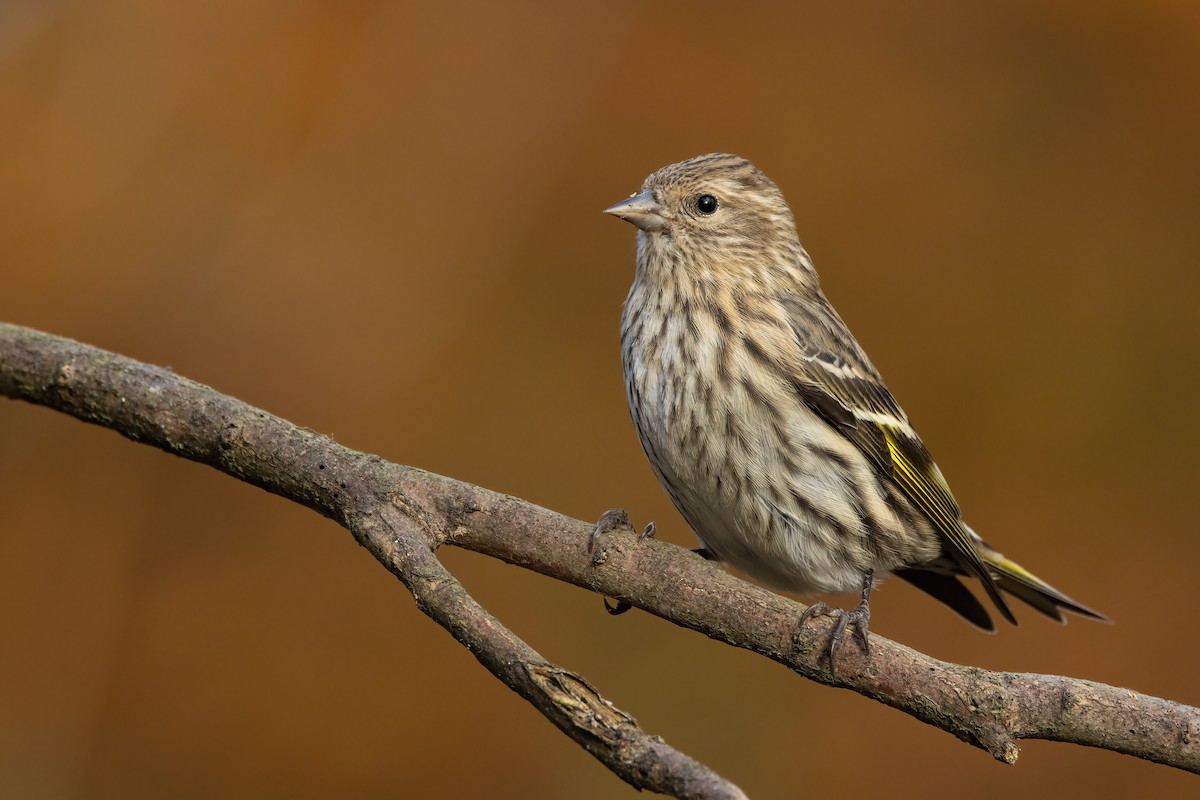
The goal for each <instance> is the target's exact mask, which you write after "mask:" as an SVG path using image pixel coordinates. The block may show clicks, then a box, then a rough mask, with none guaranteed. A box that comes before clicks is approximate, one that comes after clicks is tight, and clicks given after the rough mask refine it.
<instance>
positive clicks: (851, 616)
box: [799, 572, 873, 672]
mask: <svg viewBox="0 0 1200 800" xmlns="http://www.w3.org/2000/svg"><path fill="white" fill-rule="evenodd" d="M872 578H873V574H872V573H871V572H868V573H867V574H866V576H865V578H864V579H863V592H862V599H861V600H860V601H859V603H858V605H857V606H855V607H854V609H853V610H852V611H845V610H843V609H840V608H830V607H829V606H828V605H827V604H826V603H824V602H823V601H821V600H818V601H817V602H815V603H813V604H812V605H811V606H809V607H808V608H806V609H804V613H803V614H801V615H800V623H799V624H800V626H803V625H804V623H805V622H807V621H808V620H810V619H812V618H813V617H837V622H836V623H834V626H833V634H832V635H831V636H830V637H829V650H828V651H827V652H828V653H829V669H830V670H831V671H834V672H836V671H837V661H836V659H837V652H838V648H839V647H841V644H842V638H843V636H844V635H845V633H846V626H847V625H849V624H850V623H851V622H853V623H854V638H855V639H857V640H858V643H859V644H860V645H862V649H863V653H865V654H866V655H868V656H869V655H871V640H870V633H869V632H868V628H869V626H870V623H871V604H870V600H871V586H872V583H873V581H872Z"/></svg>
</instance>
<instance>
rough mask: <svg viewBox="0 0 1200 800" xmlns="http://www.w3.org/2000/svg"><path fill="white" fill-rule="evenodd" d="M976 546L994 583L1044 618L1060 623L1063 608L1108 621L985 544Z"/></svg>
mask: <svg viewBox="0 0 1200 800" xmlns="http://www.w3.org/2000/svg"><path fill="white" fill-rule="evenodd" d="M979 549H980V555H982V556H983V561H984V563H985V564H987V566H988V571H989V572H991V573H992V577H993V578H994V579H995V580H996V585H997V586H999V587H1000V588H1001V589H1003V590H1004V591H1006V592H1008V593H1009V594H1011V595H1012V596H1014V597H1016V598H1017V599H1019V600H1023V601H1024V602H1026V603H1028V604H1029V605H1031V606H1033V607H1034V608H1036V609H1037V610H1038V611H1040V612H1042V613H1043V614H1045V615H1046V616H1047V617H1050V618H1051V619H1054V620H1058V621H1059V622H1066V619H1065V618H1064V617H1063V615H1062V609H1065V610H1067V611H1070V612H1071V613H1073V614H1079V615H1080V616H1082V617H1090V618H1091V619H1098V620H1102V621H1104V622H1108V621H1109V619H1108V617H1106V616H1104V615H1103V614H1101V613H1099V612H1097V611H1093V610H1092V609H1090V608H1088V607H1087V606H1085V605H1083V604H1082V603H1079V602H1077V601H1075V600H1072V599H1071V598H1070V597H1067V596H1066V595H1065V594H1063V593H1062V592H1060V591H1059V590H1058V589H1055V588H1054V587H1053V586H1051V585H1050V584H1048V583H1046V582H1045V581H1043V580H1042V579H1041V578H1039V577H1038V576H1036V575H1034V574H1033V573H1032V572H1030V571H1029V570H1027V569H1025V568H1024V567H1022V566H1021V565H1020V564H1018V563H1016V562H1015V561H1011V560H1009V559H1007V558H1005V557H1004V556H1002V555H1001V554H1000V553H997V552H996V551H995V550H992V549H991V548H989V547H987V546H986V545H985V546H982V547H980V548H979Z"/></svg>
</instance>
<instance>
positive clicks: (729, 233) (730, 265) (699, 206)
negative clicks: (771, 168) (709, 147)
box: [604, 153, 803, 277]
mask: <svg viewBox="0 0 1200 800" xmlns="http://www.w3.org/2000/svg"><path fill="white" fill-rule="evenodd" d="M604 211H605V213H606V214H612V215H613V216H616V217H620V218H621V219H623V220H625V221H626V222H629V223H630V224H632V225H634V226H636V227H637V228H638V229H639V233H638V254H639V257H638V265H639V270H641V269H642V268H643V267H644V268H647V269H649V268H651V267H652V264H650V263H648V262H650V261H652V260H656V259H665V260H666V261H667V262H670V263H672V264H675V265H678V264H680V263H682V264H683V265H684V267H685V268H686V269H688V270H689V271H695V272H702V273H705V274H707V275H710V276H713V273H720V272H730V273H738V274H740V275H742V276H743V277H748V276H746V275H745V273H746V272H747V271H749V272H751V273H759V272H760V271H761V270H763V269H769V268H771V267H772V266H773V265H774V263H775V262H777V260H779V259H784V260H786V261H789V262H791V263H792V264H795V261H796V260H797V258H798V257H799V254H801V253H803V250H802V249H801V248H800V243H799V241H798V240H797V237H796V224H795V221H794V220H793V218H792V212H791V211H790V210H789V209H788V206H787V203H786V202H785V201H784V199H783V194H782V193H781V192H780V191H779V188H778V187H777V186H776V185H775V184H774V183H773V182H772V181H771V179H770V178H768V177H767V176H766V175H764V174H763V173H762V172H760V171H759V170H758V168H756V167H755V166H754V165H753V164H751V163H750V162H749V161H747V160H746V159H744V158H740V157H739V156H734V155H729V154H727V153H710V154H708V155H703V156H696V157H695V158H690V159H688V160H687V161H681V162H679V163H678V164H671V165H670V166H666V167H663V168H662V169H660V170H658V171H656V172H654V173H653V174H651V175H650V177H648V178H646V181H645V183H643V184H642V188H641V190H640V191H639V192H638V193H637V194H635V195H633V196H632V197H630V198H629V199H627V200H623V201H621V202H620V203H617V204H616V205H614V206H611V207H610V208H606V209H605V210H604Z"/></svg>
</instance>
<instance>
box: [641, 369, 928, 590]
mask: <svg viewBox="0 0 1200 800" xmlns="http://www.w3.org/2000/svg"><path fill="white" fill-rule="evenodd" d="M645 355H646V354H645V352H640V351H638V350H637V349H633V350H631V351H627V352H626V360H625V363H626V383H627V388H628V391H629V402H630V410H631V412H632V415H633V419H634V423H635V426H636V427H637V431H638V435H639V437H640V439H641V442H642V446H643V448H644V450H645V451H646V455H647V457H648V458H649V460H650V463H651V466H652V467H653V469H654V471H655V474H656V475H657V476H658V478H659V480H660V482H661V483H662V484H663V487H664V488H665V489H666V491H667V493H668V494H669V495H670V496H671V499H672V500H673V501H674V503H675V505H676V507H677V508H678V509H679V511H680V513H681V514H682V515H683V517H684V519H686V520H687V522H688V524H689V525H691V526H692V528H693V530H694V531H695V532H696V535H697V536H698V537H699V539H700V541H701V543H702V544H703V545H704V547H706V548H707V549H709V550H710V551H711V552H712V553H713V554H714V555H715V556H716V557H717V558H718V559H719V560H721V561H724V562H726V563H728V564H730V565H731V566H733V567H735V568H737V569H739V570H741V571H743V572H745V573H747V574H748V575H749V576H750V577H752V578H753V579H755V580H756V581H759V582H761V583H763V584H766V585H768V586H771V587H774V588H778V589H786V590H789V591H794V592H799V593H802V594H807V593H813V592H830V593H842V592H854V591H858V590H859V589H860V588H861V586H862V579H863V575H864V574H865V573H866V572H867V571H868V570H875V571H876V572H877V573H883V572H887V571H891V570H893V569H897V568H900V567H903V566H908V565H909V564H912V563H917V562H918V561H920V560H922V559H924V558H925V557H926V554H925V552H924V551H928V553H930V554H932V553H934V552H935V551H936V550H937V547H936V544H934V538H933V537H932V536H930V537H927V539H926V542H925V543H924V544H921V543H918V544H919V545H920V546H919V547H918V548H917V549H918V550H920V551H922V552H915V551H914V550H913V547H912V546H910V545H909V542H908V540H913V536H912V532H909V533H908V534H906V533H905V531H904V529H903V522H901V521H900V520H898V519H897V518H896V516H895V514H894V513H890V512H889V509H888V499H889V498H887V497H886V496H885V495H886V492H887V491H888V487H887V486H885V485H884V484H883V482H882V481H881V480H880V479H879V476H877V475H876V474H875V472H874V469H873V468H872V466H871V465H870V463H869V462H868V461H867V459H866V457H865V456H864V455H863V454H862V453H861V452H860V451H858V449H857V448H855V447H854V446H853V444H851V443H850V442H849V440H847V439H846V438H845V437H843V436H842V435H841V434H840V433H838V432H837V431H835V430H834V429H833V428H831V427H830V426H829V425H828V424H827V423H826V422H825V421H824V420H823V419H822V418H821V417H819V416H818V415H817V414H816V413H815V412H813V411H812V410H811V409H809V408H808V407H807V406H806V405H804V404H803V403H802V402H800V401H799V400H798V399H797V398H796V396H795V394H794V392H793V391H791V389H790V387H789V386H787V385H786V384H784V383H783V382H778V383H777V384H773V383H770V382H763V383H759V384H755V383H753V382H752V381H750V380H749V379H748V378H746V376H742V377H743V379H740V380H726V381H717V382H714V383H713V384H711V385H710V384H706V383H704V382H703V381H702V380H701V379H700V377H699V376H702V375H705V374H713V373H712V371H711V370H707V369H706V364H705V363H704V362H703V355H702V354H701V357H700V360H699V361H697V360H696V359H695V358H693V359H692V362H691V364H690V365H689V366H690V367H691V368H690V369H687V370H685V371H682V372H681V371H680V370H678V368H677V366H676V367H673V366H672V364H671V363H670V362H669V361H663V362H660V363H651V361H652V360H648V359H646V358H645Z"/></svg>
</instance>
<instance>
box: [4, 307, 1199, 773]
mask: <svg viewBox="0 0 1200 800" xmlns="http://www.w3.org/2000/svg"><path fill="white" fill-rule="evenodd" d="M0 394H4V395H8V396H10V397H14V398H18V399H23V400H27V401H29V402H32V403H37V404H40V405H45V406H49V407H51V408H55V409H57V410H59V411H62V412H64V413H67V414H70V415H72V416H75V417H77V418H79V419H82V420H85V421H88V422H94V423H97V424H100V425H104V426H105V427H109V428H112V429H113V430H116V431H118V432H119V433H121V434H123V435H125V436H127V437H129V438H130V439H133V440H135V441H141V442H144V443H146V444H150V445H153V446H155V447H159V448H161V449H163V450H166V451H167V452H170V453H174V454H176V455H179V456H182V457H184V458H189V459H191V460H194V461H199V462H202V463H205V464H209V465H211V466H213V467H215V468H217V469H219V470H221V471H223V472H226V473H227V474H230V475H233V476H235V477H237V478H240V479H241V480H244V481H247V482H249V483H252V484H254V485H256V486H260V487H262V488H264V489H266V490H267V491H270V492H273V493H275V494H279V495H281V496H283V497H287V498H289V499H291V500H294V501H296V502H298V503H301V504H303V505H305V506H307V507H309V508H311V509H313V510H315V511H318V512H319V513H321V514H324V515H325V516H327V517H329V518H331V519H333V520H335V521H337V522H339V523H340V524H342V525H343V526H345V527H346V528H348V529H349V530H350V531H351V532H353V534H354V536H355V537H356V538H357V539H358V541H359V542H360V543H361V544H362V545H363V546H364V547H366V548H367V549H368V550H369V551H370V552H371V553H372V555H374V556H375V557H376V558H377V559H379V561H380V562H381V563H383V564H384V566H386V567H387V568H388V569H389V570H391V571H392V572H393V573H394V574H395V575H396V576H397V577H399V578H400V580H401V581H403V582H404V584H405V585H406V586H407V587H408V588H409V590H410V591H411V592H412V593H413V596H414V598H415V599H416V602H417V605H418V607H420V608H421V610H422V611H424V612H425V613H426V614H428V615H429V616H431V617H432V618H433V619H435V620H436V621H437V622H438V623H439V624H441V625H442V626H443V627H445V628H446V629H447V630H449V631H450V633H451V634H452V635H453V636H454V637H455V638H456V639H458V641H460V642H461V643H463V644H464V645H465V646H466V647H467V648H468V649H470V650H471V652H472V653H473V654H474V655H475V657H476V658H478V659H479V660H480V662H481V663H483V664H484V666H486V667H487V668H488V669H489V670H490V671H491V672H492V673H493V674H494V675H496V676H497V677H498V678H500V679H501V680H502V681H504V683H505V684H506V685H508V686H509V687H510V688H512V689H513V690H514V691H516V692H517V693H518V694H520V695H521V696H522V697H524V698H526V699H527V700H528V701H529V702H530V703H532V704H533V705H534V706H535V707H536V708H537V709H538V710H539V711H540V712H541V713H543V714H544V715H545V716H546V717H547V718H548V719H550V720H551V721H552V722H553V723H554V724H555V725H557V726H558V727H559V729H560V730H562V731H563V732H564V733H566V734H567V735H568V736H570V737H571V738H572V739H574V740H575V741H576V742H578V743H579V744H580V745H581V746H582V747H584V749H586V750H587V751H588V752H589V753H592V755H594V756H595V757H596V758H598V759H599V760H600V761H602V762H603V763H604V764H605V765H606V766H608V767H609V769H611V770H612V771H613V772H615V773H616V774H618V775H619V776H621V777H622V778H623V779H624V780H626V781H628V782H629V783H631V784H632V785H634V786H637V787H639V788H646V789H652V790H654V791H658V792H663V793H666V794H670V795H674V796H677V797H742V796H743V795H742V792H741V791H740V790H739V789H738V788H737V787H736V786H734V785H733V784H731V783H729V782H727V781H725V780H724V779H722V778H720V777H719V776H717V775H716V774H715V773H713V772H712V771H711V770H709V769H708V768H707V767H704V766H703V765H701V764H699V763H698V762H696V761H694V760H692V759H690V758H689V757H687V756H685V755H683V754H682V753H679V752H678V751H675V750H673V749H671V748H670V747H668V746H667V745H666V744H665V743H663V742H662V741H661V740H660V739H658V738H657V737H652V736H650V735H648V734H646V733H645V732H644V731H642V730H641V729H640V728H639V727H638V725H637V723H636V722H635V721H634V720H633V719H632V718H631V717H629V716H628V715H626V714H624V713H623V712H621V711H619V710H617V709H616V708H614V707H613V706H612V705H611V704H610V703H608V702H607V701H605V700H603V699H602V698H601V697H600V696H599V694H598V693H597V692H596V691H595V690H594V689H593V688H592V687H591V686H590V685H589V684H588V683H587V682H586V681H585V680H583V679H582V678H580V677H579V676H577V675H574V674H572V673H570V672H568V671H566V670H564V669H562V668H560V667H556V666H554V665H552V664H550V663H548V662H547V661H546V660H545V659H543V658H542V657H541V656H540V655H538V654H537V652H535V651H534V650H533V649H532V648H530V647H529V645H527V644H526V643H524V642H522V641H521V640H520V639H518V638H517V637H516V636H514V635H513V634H512V633H511V632H510V631H508V630H507V629H505V628H504V627H503V626H502V625H501V623H500V622H499V621H498V620H496V619H495V618H494V617H492V616H491V615H490V614H488V613H487V612H486V611H485V610H484V609H483V608H482V607H480V606H479V604H478V603H476V602H475V601H474V600H473V599H472V598H471V597H470V596H469V595H468V594H467V592H466V591H465V590H464V589H463V587H462V586H461V584H459V583H458V581H456V580H455V579H454V577H453V576H452V575H450V573H449V572H447V571H446V570H445V568H444V567H443V566H442V564H441V563H440V562H439V561H438V559H437V557H436V555H435V554H434V551H435V550H436V548H437V547H438V546H440V545H441V544H453V545H456V546H459V547H463V548H466V549H469V550H474V551H476V552H480V553H485V554H487V555H491V556H494V557H496V558H500V559H502V560H504V561H507V562H509V563H511V564H516V565H519V566H522V567H525V568H527V569H531V570H534V571H537V572H540V573H542V574H545V575H549V576H551V577H554V578H558V579H560V580H563V581H567V582H570V583H573V584H575V585H578V586H582V587H585V588H588V589H591V590H592V591H595V592H598V593H600V594H603V595H605V596H608V597H615V598H618V599H621V600H625V601H627V602H629V603H631V604H632V605H635V606H638V607H640V608H643V609H645V610H647V611H649V612H651V613H653V614H655V615H657V616H660V617H662V618H664V619H667V620H670V621H672V622H674V623H676V624H678V625H682V626H685V627H688V628H691V629H693V630H696V631H699V632H701V633H703V634H705V635H706V636H709V637H711V638H713V639H717V640H720V641H723V642H727V643H729V644H732V645H735V646H737V647H742V648H746V649H748V650H753V651H754V652H757V653H760V654H762V655H765V656H767V657H768V658H771V659H774V660H775V661H778V662H779V663H781V664H784V665H786V666H788V667H789V668H791V669H793V670H794V671H796V672H798V673H799V674H801V675H803V676H805V677H807V678H809V679H811V680H815V681H818V682H821V683H824V684H828V685H831V686H838V687H842V688H846V689H850V690H852V691H855V692H858V693H860V694H863V695H866V696H867V697H871V698H874V699H876V700H878V701H880V702H882V703H885V704H887V705H889V706H892V707H893V708H897V709H899V710H901V711H904V712H905V713H907V714H910V715H911V716H914V717H916V718H917V719H920V720H922V721H924V722H927V723H929V724H931V725H935V726H937V727H939V728H941V729H943V730H945V731H948V732H950V733H952V734H954V735H955V736H957V737H958V738H960V739H962V740H963V741H965V742H967V743H969V744H972V745H975V746H976V747H979V748H982V749H983V750H986V751H987V752H989V753H991V754H992V755H993V756H994V757H995V758H997V759H999V760H1000V761H1003V762H1005V763H1010V764H1011V763H1014V762H1015V761H1016V759H1017V755H1018V748H1017V744H1016V742H1017V740H1019V739H1047V740H1052V741H1062V742H1074V743H1076V744H1082V745H1088V746H1092V747H1099V748H1103V749H1107V750H1113V751H1115V752H1119V753H1126V754H1129V755H1132V756H1135V757H1138V758H1143V759H1147V760H1150V761H1156V762H1159V763H1162V764H1168V765H1170V766H1174V767H1178V768H1180V769H1184V770H1188V771H1190V772H1200V710H1198V709H1195V708H1192V707H1189V706H1184V705H1181V704H1178V703H1173V702H1170V701H1167V700H1162V699H1159V698H1156V697H1151V696H1148V695H1144V694H1140V693H1138V692H1133V691H1129V690H1127V689H1118V688H1115V687H1111V686H1105V685H1103V684H1099V683H1094V682H1092V681H1085V680H1079V679H1075V678H1067V677H1060V676H1052V675H1035V674H1025V673H1012V672H991V671H988V670H982V669H976V668H972V667H965V666H959V665H956V664H949V663H946V662H943V661H938V660H936V659H933V658H930V657H929V656H926V655H924V654H921V653H918V652H916V651H914V650H911V649H909V648H907V647H904V646H903V645H900V644H897V643H895V642H891V641H889V640H887V639H885V638H883V637H882V636H879V635H878V634H875V635H873V636H872V637H871V645H872V647H871V655H870V656H869V657H868V656H866V655H865V654H863V653H862V652H861V651H860V650H858V649H857V648H854V647H846V648H843V649H842V650H841V651H840V652H839V654H838V671H837V674H832V673H831V672H830V671H829V666H828V660H827V659H826V658H825V656H824V653H823V645H824V644H825V643H826V642H827V641H828V636H829V633H830V628H829V626H830V625H831V624H832V623H831V622H830V621H828V620H821V619H817V620H812V621H810V622H809V623H807V624H806V625H805V626H803V627H802V628H801V627H799V626H798V624H797V623H798V620H799V618H800V612H801V611H802V610H803V606H801V605H799V604H797V603H795V602H793V601H791V600H789V599H787V598H785V597H782V596H780V595H776V594H774V593H772V592H769V591H766V590H764V589H761V588H759V587H757V586H753V585H751V584H748V583H746V582H744V581H742V580H740V579H738V578H736V577H734V576H733V575H730V574H729V573H727V572H725V571H724V570H722V569H720V568H719V567H715V566H714V565H712V564H710V563H708V562H705V561H704V560H703V559H701V558H699V557H697V556H695V555H693V554H691V553H689V552H688V551H686V550H682V549H681V548H679V547H675V546H673V545H670V544H666V543H663V542H657V541H653V540H649V541H638V540H637V538H636V537H635V536H633V535H631V534H626V533H622V532H615V533H611V534H607V535H605V536H604V537H602V538H601V540H600V544H599V547H597V548H596V550H595V552H594V553H590V554H589V552H588V550H587V546H586V543H587V537H588V534H589V533H590V531H591V527H592V526H591V525H589V524H586V523H583V522H580V521H577V520H573V519H570V518H567V517H564V516H562V515H560V514H556V513H554V512H552V511H548V510H546V509H544V508H540V507H538V506H535V505H533V504H530V503H527V502H525V501H522V500H519V499H517V498H513V497H509V496H506V495H502V494H498V493H495V492H491V491H488V490H486V489H482V488H480V487H477V486H472V485H470V484H466V483H462V482H460V481H455V480H453V479H450V478H446V477H442V476H440V475H434V474H431V473H428V472H423V471H421V470H418V469H414V468H411V467H405V466H400V465H397V464H392V463H389V462H386V461H384V460H383V459H380V458H378V457H377V456H371V455H365V454H363V453H358V452H355V451H352V450H349V449H347V448H344V447H342V446H341V445H338V444H337V443H335V442H333V441H332V440H330V439H328V438H327V437H324V436H321V435H319V434H317V433H314V432H312V431H309V430H306V429H302V428H297V427H296V426H294V425H292V424H291V423H289V422H287V421H285V420H282V419H279V418H278V417H274V416H272V415H270V414H268V413H266V412H264V411H261V410H259V409H256V408H253V407H252V406H249V405H247V404H245V403H242V402H241V401H239V400H236V399H233V398H231V397H228V396H225V395H222V394H220V393H218V392H216V391H214V390H212V389H210V388H208V387H206V386H202V385H200V384H197V383H194V382H192V381H189V380H187V379H185V378H181V377H179V376H177V375H175V374H174V373H172V372H171V371H170V370H166V369H162V368H159V367H153V366H149V365H146V364H142V363H140V362H137V361H133V360H131V359H128V358H125V357H123V356H119V355H115V354H113V353H109V352H106V351H103V350H99V349H96V348H93V347H89V346H87V345H83V344H79V343H76V342H72V341H70V340H67V339H62V338H58V337H54V336H50V335H48V334H44V333H39V332H37V331H33V330H30V329H27V328H20V327H17V326H12V325H5V324H0Z"/></svg>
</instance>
